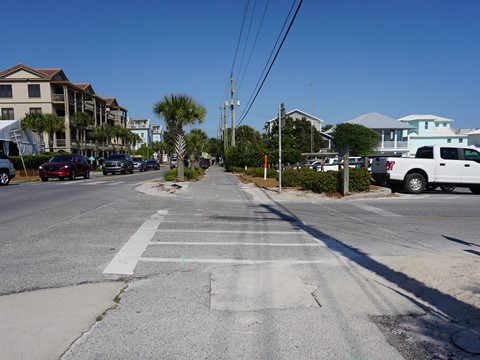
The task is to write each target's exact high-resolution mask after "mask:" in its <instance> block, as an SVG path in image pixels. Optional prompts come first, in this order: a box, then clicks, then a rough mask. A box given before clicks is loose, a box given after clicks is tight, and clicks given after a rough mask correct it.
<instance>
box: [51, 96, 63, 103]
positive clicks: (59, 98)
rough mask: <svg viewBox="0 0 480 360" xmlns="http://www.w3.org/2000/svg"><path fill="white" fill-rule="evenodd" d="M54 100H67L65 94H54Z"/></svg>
mask: <svg viewBox="0 0 480 360" xmlns="http://www.w3.org/2000/svg"><path fill="white" fill-rule="evenodd" d="M52 102H65V95H63V94H52Z"/></svg>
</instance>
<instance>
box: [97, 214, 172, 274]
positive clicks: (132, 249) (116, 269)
mask: <svg viewBox="0 0 480 360" xmlns="http://www.w3.org/2000/svg"><path fill="white" fill-rule="evenodd" d="M167 214H168V211H165V210H159V211H157V213H156V214H154V215H152V216H151V217H150V219H148V220H146V221H145V222H144V223H143V224H142V225H141V226H140V228H139V229H138V230H137V232H136V233H135V234H133V236H132V237H131V238H130V240H128V241H127V243H126V244H125V245H124V246H123V247H122V248H121V249H120V251H119V252H118V253H117V255H115V257H114V258H113V260H112V261H110V264H108V266H107V267H106V268H105V270H103V273H104V274H125V275H132V274H133V270H134V269H135V266H137V263H138V260H139V259H140V257H141V256H142V254H143V252H144V251H145V248H146V247H147V245H148V243H149V242H150V240H152V238H153V236H154V235H155V231H156V230H157V228H158V226H159V225H160V224H161V222H162V221H163V219H164V218H165V216H167Z"/></svg>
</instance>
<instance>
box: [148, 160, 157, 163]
mask: <svg viewBox="0 0 480 360" xmlns="http://www.w3.org/2000/svg"><path fill="white" fill-rule="evenodd" d="M147 163H148V164H156V163H157V162H156V161H155V160H148V161H147Z"/></svg>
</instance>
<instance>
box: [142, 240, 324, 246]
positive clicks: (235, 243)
mask: <svg viewBox="0 0 480 360" xmlns="http://www.w3.org/2000/svg"><path fill="white" fill-rule="evenodd" d="M149 245H193V246H204V245H205V246H208V245H214V246H217V245H221V246H279V247H282V246H290V247H303V246H307V247H308V246H314V247H315V246H325V244H320V243H311V244H302V243H286V244H281V243H247V242H246V243H242V242H193V241H152V242H150V243H149Z"/></svg>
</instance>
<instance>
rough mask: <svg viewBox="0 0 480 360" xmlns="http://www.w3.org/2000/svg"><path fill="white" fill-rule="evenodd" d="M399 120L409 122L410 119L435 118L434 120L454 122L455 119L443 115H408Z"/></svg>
mask: <svg viewBox="0 0 480 360" xmlns="http://www.w3.org/2000/svg"><path fill="white" fill-rule="evenodd" d="M398 120H399V121H405V122H408V121H413V120H433V121H439V122H452V121H453V120H452V119H447V118H444V117H441V116H437V115H425V114H424V115H408V116H404V117H402V118H400V119H398Z"/></svg>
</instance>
